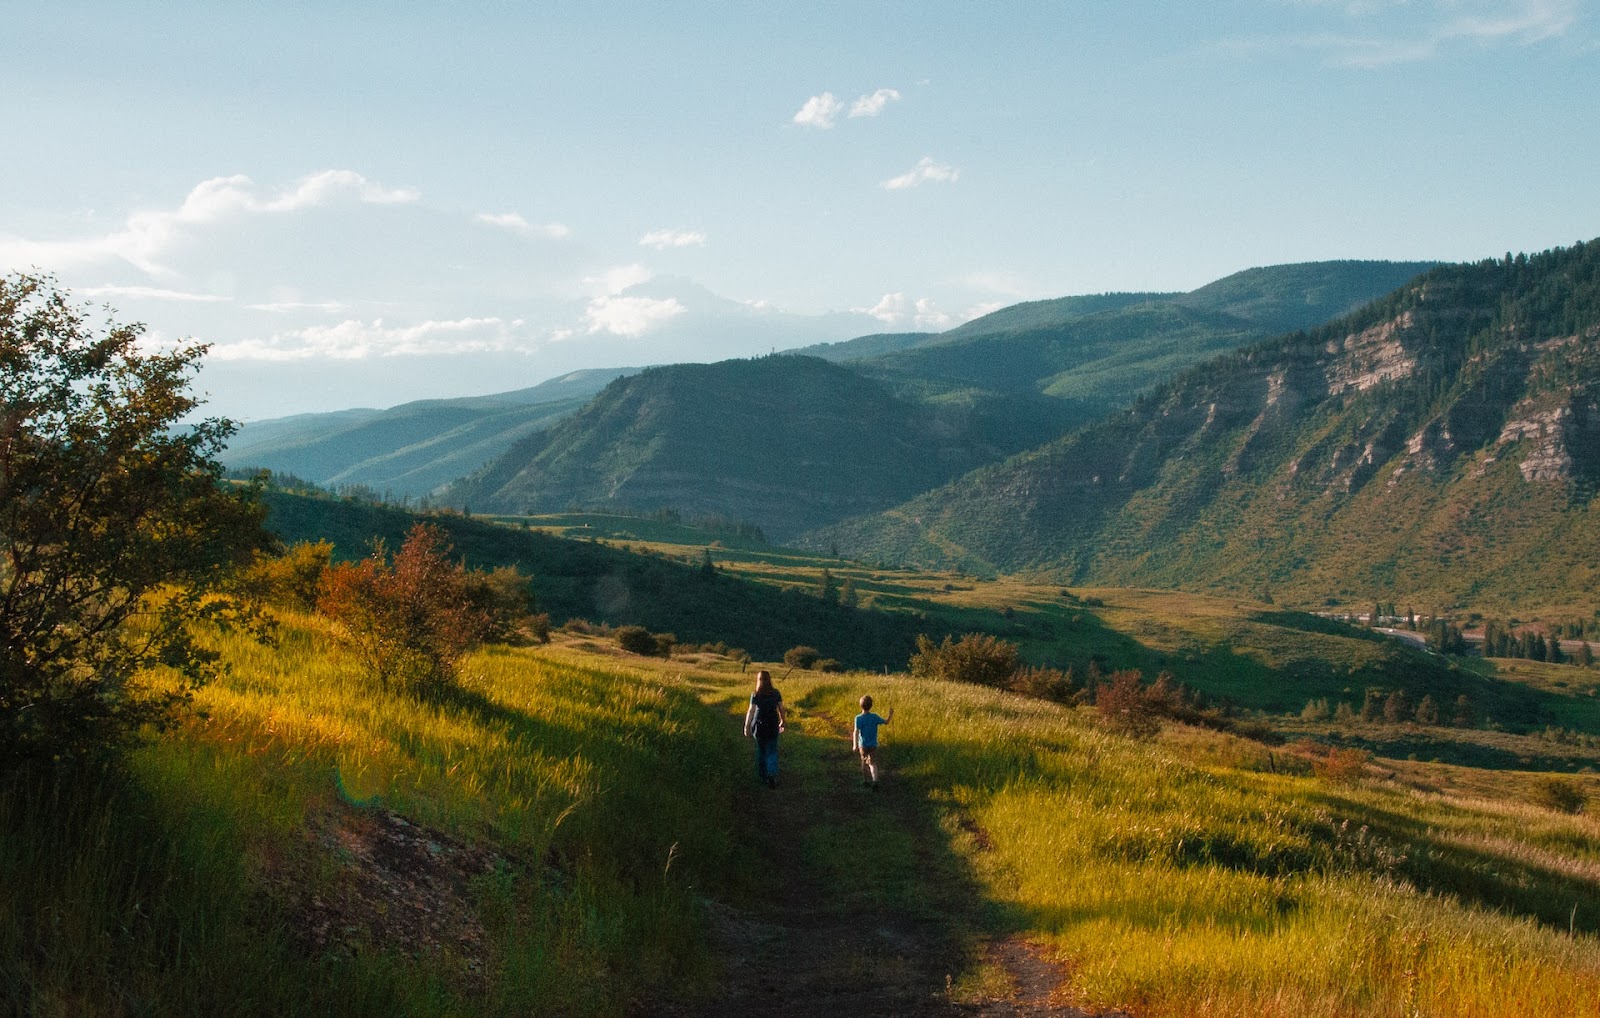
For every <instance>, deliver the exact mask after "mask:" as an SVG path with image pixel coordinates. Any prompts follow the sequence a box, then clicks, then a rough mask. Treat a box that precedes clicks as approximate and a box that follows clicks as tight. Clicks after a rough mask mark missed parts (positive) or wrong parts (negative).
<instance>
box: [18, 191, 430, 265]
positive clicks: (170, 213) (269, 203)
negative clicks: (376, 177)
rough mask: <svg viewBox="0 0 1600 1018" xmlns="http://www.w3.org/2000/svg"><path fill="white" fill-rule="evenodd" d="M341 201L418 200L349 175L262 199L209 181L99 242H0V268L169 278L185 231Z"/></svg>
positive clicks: (140, 214) (93, 239)
mask: <svg viewBox="0 0 1600 1018" xmlns="http://www.w3.org/2000/svg"><path fill="white" fill-rule="evenodd" d="M340 197H352V198H354V199H355V200H356V201H358V202H362V203H364V204H376V205H394V204H401V203H406V202H414V201H416V200H417V199H418V198H419V197H420V194H419V192H418V191H417V190H416V189H415V188H409V187H397V188H389V187H383V186H381V185H379V184H375V183H373V182H372V181H370V180H368V179H367V178H365V177H363V176H362V175H361V174H359V173H356V172H354V171H353V170H323V171H321V172H319V173H313V174H311V175H310V176H307V177H304V178H302V179H301V180H300V181H299V182H298V183H296V184H295V185H294V186H293V187H291V188H288V189H287V190H282V191H279V192H277V193H276V194H264V193H262V191H261V189H260V188H258V187H257V186H256V185H255V183H254V181H252V180H251V179H250V178H249V177H246V176H244V175H243V174H235V175H234V176H231V177H212V178H211V179H209V180H203V181H201V182H200V183H198V184H196V185H195V186H194V188H193V189H192V190H190V192H189V193H188V194H187V195H186V196H185V197H184V199H183V202H182V204H180V205H179V206H178V207H177V208H176V209H159V210H150V211H142V212H135V213H133V214H131V215H130V216H128V219H127V222H126V223H125V224H124V225H123V227H122V228H121V229H120V230H116V231H114V232H112V233H108V234H104V235H102V236H98V237H84V238H80V239H78V240H62V241H30V240H25V239H21V238H13V239H0V267H6V268H22V267H27V266H31V265H39V266H42V267H44V268H48V269H68V268H73V267H76V266H80V265H89V264H96V263H100V262H105V261H114V260H118V259H120V260H122V261H125V262H127V263H128V264H130V265H132V266H134V267H135V268H137V269H139V270H140V271H142V272H145V273H147V274H148V275H151V276H162V277H170V276H173V275H175V274H176V273H174V272H173V271H172V270H171V269H169V268H168V267H166V266H165V265H163V264H162V263H161V257H162V255H163V254H164V253H165V252H167V251H169V250H170V249H171V248H172V247H173V246H174V245H176V244H177V243H178V242H179V241H181V240H182V239H183V238H184V237H185V236H186V232H187V231H186V230H185V227H189V226H197V225H203V224H210V223H216V222H218V221H221V220H223V219H227V218H231V217H236V216H240V215H246V214H254V215H273V214H282V213H286V212H296V211H299V210H301V209H306V208H310V207H312V206H316V205H325V204H329V203H331V202H333V201H335V200H336V199H338V198H340Z"/></svg>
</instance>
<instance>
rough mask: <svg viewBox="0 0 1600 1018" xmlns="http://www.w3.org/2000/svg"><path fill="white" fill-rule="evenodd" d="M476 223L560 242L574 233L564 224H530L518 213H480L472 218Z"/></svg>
mask: <svg viewBox="0 0 1600 1018" xmlns="http://www.w3.org/2000/svg"><path fill="white" fill-rule="evenodd" d="M472 219H473V221H474V222H478V223H485V224H487V225H489V226H498V227H500V228H501V229H502V230H510V231H511V232H512V233H516V234H521V235H522V236H524V237H545V238H548V239H550V240H560V239H562V238H563V237H568V236H571V234H572V231H571V230H570V229H568V228H567V226H566V224H564V223H530V222H528V221H527V220H526V219H524V218H522V216H521V215H520V214H519V213H516V212H501V213H498V214H497V213H492V212H479V213H478V214H477V215H475V216H473V217H472Z"/></svg>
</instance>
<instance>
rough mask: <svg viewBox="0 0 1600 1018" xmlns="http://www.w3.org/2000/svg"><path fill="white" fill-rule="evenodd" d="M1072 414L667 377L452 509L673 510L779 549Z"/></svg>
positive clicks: (694, 369) (986, 402) (606, 399)
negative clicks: (783, 541)
mask: <svg viewBox="0 0 1600 1018" xmlns="http://www.w3.org/2000/svg"><path fill="white" fill-rule="evenodd" d="M1056 410H1057V407H1056V406H1055V405H1054V404H1052V403H1051V402H1050V401H1048V400H1045V399H1044V398H1043V397H1034V398H1033V399H1032V400H1028V401H1022V402H1018V401H1017V400H1014V399H1002V398H1000V397H999V396H997V395H995V394H991V393H983V392H973V391H970V390H954V389H952V387H951V386H949V385H941V386H938V387H936V388H935V389H934V390H931V391H922V392H917V393H915V394H912V393H907V392H900V393H896V392H892V391H890V390H889V389H888V388H886V387H885V386H883V385H881V384H879V383H877V382H875V381H872V380H869V379H867V378H864V377H862V376H861V375H860V374H857V373H855V372H853V371H850V370H848V369H846V368H843V367H839V366H837V365H833V364H829V363H827V362H825V361H822V360H818V359H816V358H811V357H790V356H783V357H765V358H759V359H756V360H748V361H725V362H722V363H719V364H684V365H676V366H673V367H668V368H653V369H651V370H648V371H645V372H642V373H640V374H638V375H634V376H632V377H629V378H626V379H622V380H619V381H618V382H615V383H613V384H612V385H611V386H609V387H607V389H606V390H605V391H604V392H602V393H601V394H600V395H599V396H598V397H596V398H595V400H594V401H593V402H592V403H590V404H589V405H588V406H586V407H584V409H583V410H582V411H580V412H579V413H578V414H576V415H575V416H573V417H571V418H569V419H567V420H565V421H563V422H562V423H561V424H559V425H557V426H556V427H554V428H552V429H550V430H548V431H546V432H542V433H540V434H537V435H534V436H531V437H530V438H528V439H526V440H524V441H522V442H521V443H519V444H518V445H516V446H515V447H513V448H512V449H511V450H510V451H509V452H507V453H506V454H505V455H504V456H503V457H502V458H501V459H500V460H498V461H497V462H495V463H493V464H491V465H490V466H489V467H488V468H486V469H485V470H484V471H482V472H481V473H479V474H476V475H474V476H473V477H470V478H468V479H466V480H464V481H462V482H461V483H460V484H458V485H456V486H454V487H453V488H452V489H451V490H450V492H449V493H448V496H447V497H448V498H449V499H450V500H451V501H452V502H453V504H456V505H469V506H471V507H473V508H475V509H478V510H480V511H490V512H496V513H529V512H555V511H560V510H564V509H567V508H569V507H571V506H575V505H576V506H581V507H584V508H587V509H603V508H606V507H611V506H616V507H621V508H626V509H635V510H653V509H657V508H660V507H663V506H664V507H669V508H672V509H676V510H678V511H680V512H684V513H687V514H691V515H711V514H716V515H723V516H729V517H733V518H737V519H746V520H752V521H754V522H755V523H757V524H758V525H760V527H761V528H762V529H763V530H765V531H766V532H767V533H768V534H770V535H772V536H774V537H778V536H782V535H784V534H787V533H796V532H798V531H800V530H803V529H806V528H807V527H810V526H815V525H817V524H819V523H821V522H823V521H828V520H835V519H842V518H844V517H846V516H850V515H854V514H857V513H861V512H866V511H871V510H874V509H878V508H885V507H887V506H889V505H893V504H894V503H896V502H899V501H902V500H904V499H905V498H907V497H909V496H910V495H912V494H914V493H916V492H919V491H924V490H926V489H927V488H929V487H932V486H935V485H937V484H939V483H942V482H943V481H944V480H947V479H949V478H950V477H953V476H956V475H957V474H959V473H962V472H964V471H966V470H968V469H971V468H972V467H974V466H976V465H978V464H980V463H983V462H988V461H990V460H993V459H995V458H997V457H1000V456H1003V455H1006V454H1007V453H1010V452H1014V451H1016V450H1019V449H1023V448H1026V447H1028V446H1030V445H1033V444H1036V443H1037V442H1038V441H1040V440H1042V439H1043V437H1045V436H1049V435H1053V434H1059V433H1060V429H1061V427H1062V426H1063V425H1062V424H1061V423H1060V422H1059V415H1058V414H1057V413H1056V412H1055V411H1056Z"/></svg>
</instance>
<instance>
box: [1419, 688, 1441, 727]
mask: <svg viewBox="0 0 1600 1018" xmlns="http://www.w3.org/2000/svg"><path fill="white" fill-rule="evenodd" d="M1416 716H1417V724H1419V725H1436V724H1438V723H1439V705H1438V703H1436V702H1435V701H1434V699H1433V694H1432V693H1427V694H1425V695H1424V696H1423V697H1422V702H1421V703H1419V704H1417V715H1416Z"/></svg>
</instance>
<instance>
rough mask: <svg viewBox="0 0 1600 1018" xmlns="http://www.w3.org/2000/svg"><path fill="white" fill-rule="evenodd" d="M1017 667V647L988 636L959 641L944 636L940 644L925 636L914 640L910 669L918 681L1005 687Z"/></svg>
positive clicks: (969, 637) (977, 636)
mask: <svg viewBox="0 0 1600 1018" xmlns="http://www.w3.org/2000/svg"><path fill="white" fill-rule="evenodd" d="M1020 664H1021V659H1020V658H1019V657H1018V656H1017V645H1016V644H1014V643H1008V642H1007V641H1005V640H1002V639H999V638H998V637H995V636H991V635H989V634H988V633H967V634H966V635H965V636H963V637H961V639H959V640H956V639H953V638H951V637H949V636H946V637H945V638H944V641H943V642H942V643H939V644H935V643H934V642H933V641H932V640H930V639H929V638H928V637H927V636H926V635H923V636H919V637H917V650H916V653H915V654H913V655H911V661H910V665H909V669H910V672H911V674H912V675H913V676H915V677H917V678H923V679H937V680H940V681H943V682H972V683H976V684H978V685H980V686H995V687H1005V686H1007V685H1008V684H1009V683H1010V682H1011V679H1012V676H1014V675H1015V674H1016V672H1017V668H1018V666H1019V665H1020Z"/></svg>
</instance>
